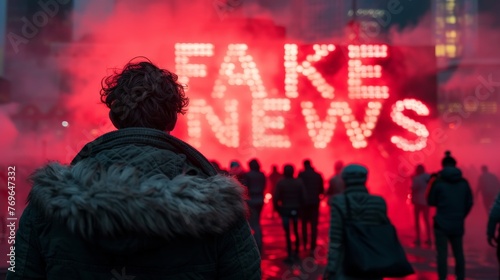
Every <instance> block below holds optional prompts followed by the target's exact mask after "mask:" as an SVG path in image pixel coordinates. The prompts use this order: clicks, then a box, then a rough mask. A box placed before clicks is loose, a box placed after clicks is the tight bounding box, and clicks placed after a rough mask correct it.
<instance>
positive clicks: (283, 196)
mask: <svg viewBox="0 0 500 280" xmlns="http://www.w3.org/2000/svg"><path fill="white" fill-rule="evenodd" d="M304 195H305V193H304V184H303V183H302V180H300V179H295V178H293V177H285V178H283V179H281V180H279V181H278V183H277V184H276V188H275V189H274V194H273V204H274V209H276V210H277V211H278V213H280V215H289V214H290V212H291V211H297V212H298V211H299V209H300V208H301V206H302V205H303V204H304Z"/></svg>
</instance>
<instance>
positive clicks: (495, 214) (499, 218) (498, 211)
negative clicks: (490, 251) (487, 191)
mask: <svg viewBox="0 0 500 280" xmlns="http://www.w3.org/2000/svg"><path fill="white" fill-rule="evenodd" d="M498 224H500V194H499V195H497V198H496V199H495V203H494V204H493V207H492V208H491V210H490V216H489V218H488V228H487V235H488V237H490V238H492V237H494V236H495V229H496V227H497V225H498ZM499 236H500V235H499Z"/></svg>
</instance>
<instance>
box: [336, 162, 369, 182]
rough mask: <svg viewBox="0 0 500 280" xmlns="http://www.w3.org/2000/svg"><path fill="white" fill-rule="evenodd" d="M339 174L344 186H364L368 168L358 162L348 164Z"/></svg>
mask: <svg viewBox="0 0 500 280" xmlns="http://www.w3.org/2000/svg"><path fill="white" fill-rule="evenodd" d="M341 176H342V180H343V181H344V185H345V186H346V187H350V186H364V185H365V184H366V180H367V179H368V169H367V168H366V167H364V166H362V165H359V164H349V165H347V166H346V167H345V168H344V169H343V170H342V175H341Z"/></svg>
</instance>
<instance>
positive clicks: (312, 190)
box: [299, 160, 325, 256]
mask: <svg viewBox="0 0 500 280" xmlns="http://www.w3.org/2000/svg"><path fill="white" fill-rule="evenodd" d="M303 164H304V170H303V171H302V172H300V174H299V179H301V180H302V182H304V187H305V197H304V206H303V208H302V213H301V218H302V219H301V222H302V238H303V241H304V250H306V251H307V249H308V248H307V239H308V233H307V228H308V225H310V226H311V245H310V247H309V249H310V252H309V255H310V256H314V250H316V239H317V237H318V219H319V205H320V201H321V196H322V195H323V193H324V191H325V187H324V185H323V184H324V182H323V176H321V174H319V173H318V172H316V170H314V168H313V167H312V165H311V161H310V160H304V162H303Z"/></svg>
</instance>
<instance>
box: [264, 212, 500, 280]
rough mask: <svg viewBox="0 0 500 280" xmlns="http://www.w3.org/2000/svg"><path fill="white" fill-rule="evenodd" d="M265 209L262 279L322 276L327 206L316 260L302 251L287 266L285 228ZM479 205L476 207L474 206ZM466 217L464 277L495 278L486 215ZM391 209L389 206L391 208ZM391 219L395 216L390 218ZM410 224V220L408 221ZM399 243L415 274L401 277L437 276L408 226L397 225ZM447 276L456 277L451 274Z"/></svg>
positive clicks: (431, 255) (295, 279)
mask: <svg viewBox="0 0 500 280" xmlns="http://www.w3.org/2000/svg"><path fill="white" fill-rule="evenodd" d="M389 207H390V208H391V207H392V208H393V209H392V210H393V211H391V212H393V213H394V214H397V215H398V216H399V219H400V220H401V219H402V218H401V215H405V214H408V217H409V219H411V221H413V220H412V219H413V217H412V216H411V215H410V213H411V212H410V209H409V206H407V205H405V204H402V205H399V206H397V207H398V209H395V208H396V206H395V205H392V206H389ZM266 208H267V209H265V210H264V212H265V213H264V214H263V220H262V226H263V231H264V245H265V249H264V250H265V251H264V253H263V261H262V269H263V272H264V277H263V279H283V280H292V279H293V280H306V279H321V275H322V274H323V271H324V268H325V264H326V246H327V237H328V224H329V221H328V218H329V217H328V207H326V206H325V207H322V208H321V217H320V226H319V237H318V239H319V240H318V246H320V248H319V251H318V253H317V255H318V256H317V257H318V258H317V259H316V260H314V259H312V258H310V257H307V253H306V252H302V253H301V261H300V262H298V263H296V264H294V265H291V266H289V265H286V264H285V263H284V262H283V259H284V258H285V257H286V252H285V250H284V248H286V244H285V238H284V231H283V230H282V227H281V224H280V219H279V218H278V217H275V218H272V217H271V215H270V210H269V206H266ZM476 208H478V209H476ZM476 208H475V209H474V210H473V211H472V213H471V216H470V217H469V219H468V220H467V227H468V229H467V234H466V236H465V242H464V243H465V244H464V247H465V256H466V262H467V279H475V280H494V279H499V278H498V274H497V271H498V270H497V267H498V266H497V261H496V257H495V254H494V253H495V251H494V249H493V248H491V247H489V246H487V244H486V235H485V217H484V213H483V209H482V208H481V207H476ZM390 210H391V209H390ZM393 220H394V219H393ZM407 224H410V223H407ZM398 233H399V235H400V239H401V242H402V243H403V245H404V246H405V250H406V252H407V255H408V258H409V260H410V262H411V263H412V264H413V266H414V268H415V270H416V274H415V275H412V276H409V277H406V278H404V279H405V280H416V279H418V280H421V279H422V280H428V279H429V280H431V279H437V274H436V265H435V251H434V250H433V248H431V247H429V246H422V247H415V246H414V245H413V240H414V237H413V230H412V228H411V227H408V226H407V227H403V228H401V227H398ZM449 265H450V267H449V269H448V271H449V273H450V274H453V272H454V270H453V266H452V265H453V258H452V257H451V253H450V259H449ZM449 279H455V278H454V277H452V276H451V275H450V276H449Z"/></svg>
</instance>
